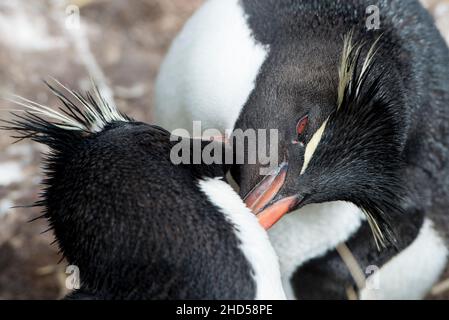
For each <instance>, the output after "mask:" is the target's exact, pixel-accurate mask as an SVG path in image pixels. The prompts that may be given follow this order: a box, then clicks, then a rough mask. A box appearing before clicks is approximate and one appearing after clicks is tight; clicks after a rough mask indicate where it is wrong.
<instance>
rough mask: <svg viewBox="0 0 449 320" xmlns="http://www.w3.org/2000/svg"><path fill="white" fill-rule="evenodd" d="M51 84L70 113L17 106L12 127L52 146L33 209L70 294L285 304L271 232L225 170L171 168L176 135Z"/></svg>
mask: <svg viewBox="0 0 449 320" xmlns="http://www.w3.org/2000/svg"><path fill="white" fill-rule="evenodd" d="M50 88H51V89H52V90H53V92H54V93H55V94H56V95H57V96H58V97H60V99H61V101H62V102H63V103H64V105H65V107H66V109H65V110H66V112H65V113H62V112H64V111H56V110H52V109H49V108H47V107H43V106H39V105H37V104H35V103H32V102H29V101H28V100H23V101H22V102H21V105H25V106H27V107H28V112H27V113H26V114H25V116H22V115H17V116H16V119H15V120H14V121H13V122H12V123H9V124H8V127H7V129H9V130H15V131H18V132H19V133H20V134H21V135H22V137H23V138H32V139H33V140H35V141H37V142H39V143H43V144H46V145H48V146H49V147H50V150H51V152H50V153H49V154H48V156H47V161H46V178H45V180H44V183H45V190H44V193H43V197H42V200H41V201H40V202H39V204H40V205H42V206H43V207H44V209H45V217H46V218H47V219H48V220H49V223H50V225H51V227H52V228H53V230H54V233H55V236H56V239H57V241H58V244H59V246H60V248H61V252H62V253H63V255H64V257H65V258H66V259H67V261H68V263H70V264H71V265H76V266H77V267H78V268H79V270H80V277H81V283H82V287H81V289H80V290H78V291H76V292H74V293H72V294H71V295H69V296H68V298H69V299H282V298H284V297H285V296H284V293H283V290H282V286H281V282H280V273H279V266H278V262H277V257H276V256H275V253H274V250H273V248H272V247H271V245H270V243H269V241H268V236H267V235H266V232H265V231H264V230H263V228H262V227H261V226H260V225H259V223H258V221H257V219H256V218H255V216H254V215H253V214H252V213H251V212H250V210H249V209H248V208H246V206H245V204H244V203H243V201H242V200H241V199H240V197H239V196H238V194H237V193H235V192H234V191H233V190H232V188H231V187H230V186H229V185H228V184H227V183H225V182H224V181H223V180H222V177H223V175H224V170H225V169H224V168H223V166H221V165H206V164H203V163H202V164H197V165H189V164H185V165H184V164H180V165H174V164H173V162H172V161H171V157H170V154H171V149H172V147H173V146H174V145H175V144H176V143H178V142H179V139H174V140H173V137H172V136H171V135H170V133H169V132H168V131H166V130H164V129H162V128H160V127H156V126H152V125H148V124H145V123H141V122H136V121H134V120H132V119H130V118H128V117H127V116H125V115H122V114H120V113H119V112H118V111H117V110H115V109H114V108H112V107H110V106H108V105H107V104H106V103H105V102H104V100H103V98H102V97H101V96H100V94H99V93H98V92H96V93H97V96H96V98H93V97H94V95H88V96H87V97H86V98H85V97H82V96H81V95H78V94H77V93H74V92H72V91H69V90H65V89H62V90H60V89H55V87H50ZM64 88H65V87H64ZM79 105H81V107H79ZM44 117H47V118H48V117H49V118H51V119H52V120H53V121H51V120H45V119H44ZM207 145H209V142H208V143H207Z"/></svg>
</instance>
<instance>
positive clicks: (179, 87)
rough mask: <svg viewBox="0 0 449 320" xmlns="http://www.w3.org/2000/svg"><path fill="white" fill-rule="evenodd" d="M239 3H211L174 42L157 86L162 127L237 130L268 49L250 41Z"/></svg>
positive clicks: (158, 119) (233, 0) (157, 117)
mask: <svg viewBox="0 0 449 320" xmlns="http://www.w3.org/2000/svg"><path fill="white" fill-rule="evenodd" d="M238 2H239V1H238V0H209V1H207V2H206V3H205V4H204V5H203V6H202V7H201V8H200V9H199V10H198V11H197V12H196V13H195V14H194V15H193V17H192V18H191V19H190V20H189V21H188V22H187V24H186V25H185V26H184V28H183V30H182V31H181V33H180V34H179V35H178V37H177V38H176V39H175V41H174V42H173V44H172V46H171V48H170V50H169V52H168V55H167V57H166V59H165V61H164V62H163V64H162V67H161V69H160V73H159V76H158V79H157V82H156V95H155V97H156V98H155V99H156V101H155V114H154V116H155V120H156V123H157V124H158V125H161V126H163V127H164V128H166V129H167V130H170V131H172V130H174V129H179V128H184V129H187V130H189V131H191V129H192V121H193V120H195V121H201V122H202V128H203V129H209V128H214V129H219V130H222V131H224V130H225V129H232V128H233V127H234V124H235V122H236V120H237V117H238V115H239V113H240V110H241V108H242V107H243V105H244V104H245V102H246V101H247V99H248V96H249V94H250V92H251V91H252V90H253V88H254V82H255V79H256V76H257V74H258V72H259V69H260V67H261V65H262V64H263V62H264V60H265V58H266V56H267V50H268V48H266V47H263V46H262V45H260V44H257V43H256V41H255V40H254V39H253V37H252V36H251V30H250V29H249V27H248V26H247V24H246V20H245V17H244V11H243V8H242V7H241V6H240V5H239V4H238Z"/></svg>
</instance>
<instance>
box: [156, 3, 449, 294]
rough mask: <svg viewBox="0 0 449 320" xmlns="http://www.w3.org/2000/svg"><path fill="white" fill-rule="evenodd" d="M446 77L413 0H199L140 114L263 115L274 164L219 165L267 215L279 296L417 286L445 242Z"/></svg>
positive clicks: (423, 14) (423, 286) (425, 17)
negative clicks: (280, 163)
mask: <svg viewBox="0 0 449 320" xmlns="http://www.w3.org/2000/svg"><path fill="white" fill-rule="evenodd" d="M373 12H374V15H376V14H377V18H378V23H377V25H371V24H370V23H369V18H370V17H371V14H373ZM448 84H449V50H448V47H447V45H446V44H445V42H444V40H443V38H442V37H441V35H440V33H439V32H438V30H437V29H436V27H435V26H434V22H433V20H432V18H431V16H430V15H429V13H428V12H427V11H426V10H425V9H424V8H423V7H422V5H421V4H420V3H419V1H417V0H412V1H392V0H382V1H375V2H374V3H373V2H372V1H368V0H351V1H331V0H324V1H323V0H319V1H318V0H316V1H315V0H314V1H310V0H307V1H306V0H258V1H252V0H208V1H206V2H205V3H204V5H203V6H202V7H201V8H200V9H199V10H198V11H197V13H195V14H194V15H193V17H192V18H191V19H190V20H189V21H188V22H187V23H186V25H185V27H184V28H183V30H182V31H181V33H180V34H179V36H178V37H177V38H176V39H175V40H174V42H173V44H172V46H171V48H170V50H169V52H168V54H167V57H166V59H165V61H164V62H163V64H162V66H161V69H160V74H159V76H158V79H157V85H156V98H155V104H156V107H155V118H156V120H157V121H156V122H157V123H162V124H164V125H168V126H171V127H186V126H190V127H191V126H192V125H191V122H192V121H202V124H203V126H204V127H206V128H209V127H214V128H219V129H221V130H224V129H228V128H231V129H240V130H243V131H245V130H249V129H277V130H278V133H279V141H278V146H279V148H278V152H279V155H278V158H279V159H287V162H288V173H287V175H286V176H285V177H284V178H282V179H278V178H273V176H272V175H270V176H269V177H266V178H264V177H263V176H261V175H260V170H259V169H260V167H261V164H260V163H257V164H248V163H247V164H243V165H235V166H233V168H232V173H233V177H234V178H235V180H236V182H237V184H238V185H239V192H240V195H241V197H242V198H245V201H246V203H247V205H248V206H249V207H250V208H252V209H253V210H254V209H255V210H256V213H257V210H262V209H264V206H267V205H270V206H271V208H272V210H275V211H276V210H277V213H274V214H273V213H271V214H272V217H276V219H280V218H281V217H282V219H281V220H280V221H279V222H278V223H276V225H274V227H273V228H272V229H271V230H270V232H269V235H270V239H271V241H272V244H273V246H274V248H275V250H276V252H277V254H278V256H279V259H280V266H281V273H282V280H283V283H284V289H285V291H286V294H287V296H288V298H291V299H347V298H348V290H349V289H354V290H355V291H356V295H357V297H358V298H360V299H421V298H423V297H424V296H425V295H426V294H427V292H428V291H429V290H430V288H431V287H432V286H433V284H434V283H435V282H436V281H438V279H439V277H440V275H441V273H442V271H443V270H444V268H445V266H446V263H447V256H448V239H449V215H448V213H447V212H446V208H447V207H448V205H449V168H448V166H447V163H449V138H448V135H447V132H448V130H449V121H448V120H449V85H448ZM177 115H180V118H182V120H180V121H172V122H171V123H169V122H170V119H171V120H174V119H176V118H177ZM244 153H245V155H246V156H248V153H249V151H248V150H245V151H244ZM277 170H278V171H279V169H277ZM274 177H276V173H274ZM287 213H288V214H287ZM272 222H274V221H271V223H272ZM343 244H344V245H346V246H347V248H348V249H349V252H351V253H352V255H353V258H354V261H355V262H356V263H357V264H358V267H359V268H360V270H361V271H362V276H363V277H364V278H365V279H364V280H365V282H364V283H362V285H360V284H359V283H358V282H357V281H356V280H355V277H354V276H353V274H352V273H351V271H350V270H349V269H348V267H347V264H346V263H345V262H344V261H343V259H342V258H341V254H340V253H339V252H340V251H339V248H340V247H341V246H342V245H343Z"/></svg>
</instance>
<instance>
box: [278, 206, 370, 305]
mask: <svg viewBox="0 0 449 320" xmlns="http://www.w3.org/2000/svg"><path fill="white" fill-rule="evenodd" d="M363 219H364V216H363V213H362V212H361V211H360V209H359V208H357V207H356V206H354V205H353V204H351V203H347V202H329V203H323V204H313V205H309V206H306V207H304V208H302V209H300V210H298V211H295V212H292V213H290V214H288V215H286V216H285V217H284V218H282V220H281V221H279V222H278V223H277V224H276V225H274V227H273V228H272V229H271V230H270V231H269V237H270V240H271V242H272V244H273V247H274V249H275V251H276V253H277V254H278V256H279V263H280V267H281V274H282V282H283V284H284V290H285V292H286V294H287V297H288V298H289V299H294V295H293V292H292V289H291V285H290V278H291V276H292V275H293V273H294V272H295V271H296V269H298V267H300V266H301V265H303V264H304V263H305V262H307V261H308V260H310V259H312V258H316V257H321V256H323V255H324V254H326V253H327V252H328V251H330V250H333V249H335V247H336V246H337V245H338V244H340V243H341V242H344V241H346V240H347V239H349V237H350V236H351V235H352V234H354V233H355V232H356V231H357V229H358V228H359V227H360V226H361V224H362V221H363Z"/></svg>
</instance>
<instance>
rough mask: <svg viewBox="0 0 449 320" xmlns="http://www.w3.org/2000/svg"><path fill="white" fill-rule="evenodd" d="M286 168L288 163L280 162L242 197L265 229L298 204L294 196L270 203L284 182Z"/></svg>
mask: <svg viewBox="0 0 449 320" xmlns="http://www.w3.org/2000/svg"><path fill="white" fill-rule="evenodd" d="M287 170H288V164H287V163H286V162H284V163H282V164H281V165H280V166H279V167H278V168H277V169H276V170H274V171H273V172H272V173H271V174H270V175H268V176H266V177H265V178H264V179H263V180H262V181H261V182H259V183H258V184H257V185H256V186H255V187H254V188H253V190H251V191H250V192H249V193H248V194H247V196H246V197H245V199H244V201H245V203H246V206H247V207H248V208H250V209H251V211H252V212H253V213H254V214H255V215H256V216H257V218H258V219H259V222H260V224H261V225H262V226H263V227H264V228H265V230H268V229H269V228H271V227H272V226H273V225H274V224H275V223H276V222H278V221H279V220H280V219H281V218H282V217H283V216H284V215H285V214H286V213H288V212H290V211H291V210H292V209H293V208H294V207H295V206H296V205H297V204H298V198H297V197H296V196H292V197H288V198H283V199H281V200H279V201H276V202H274V203H272V200H273V199H274V198H275V197H276V195H277V194H278V193H279V191H280V190H281V188H282V186H283V185H284V183H285V179H286V177H287Z"/></svg>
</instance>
